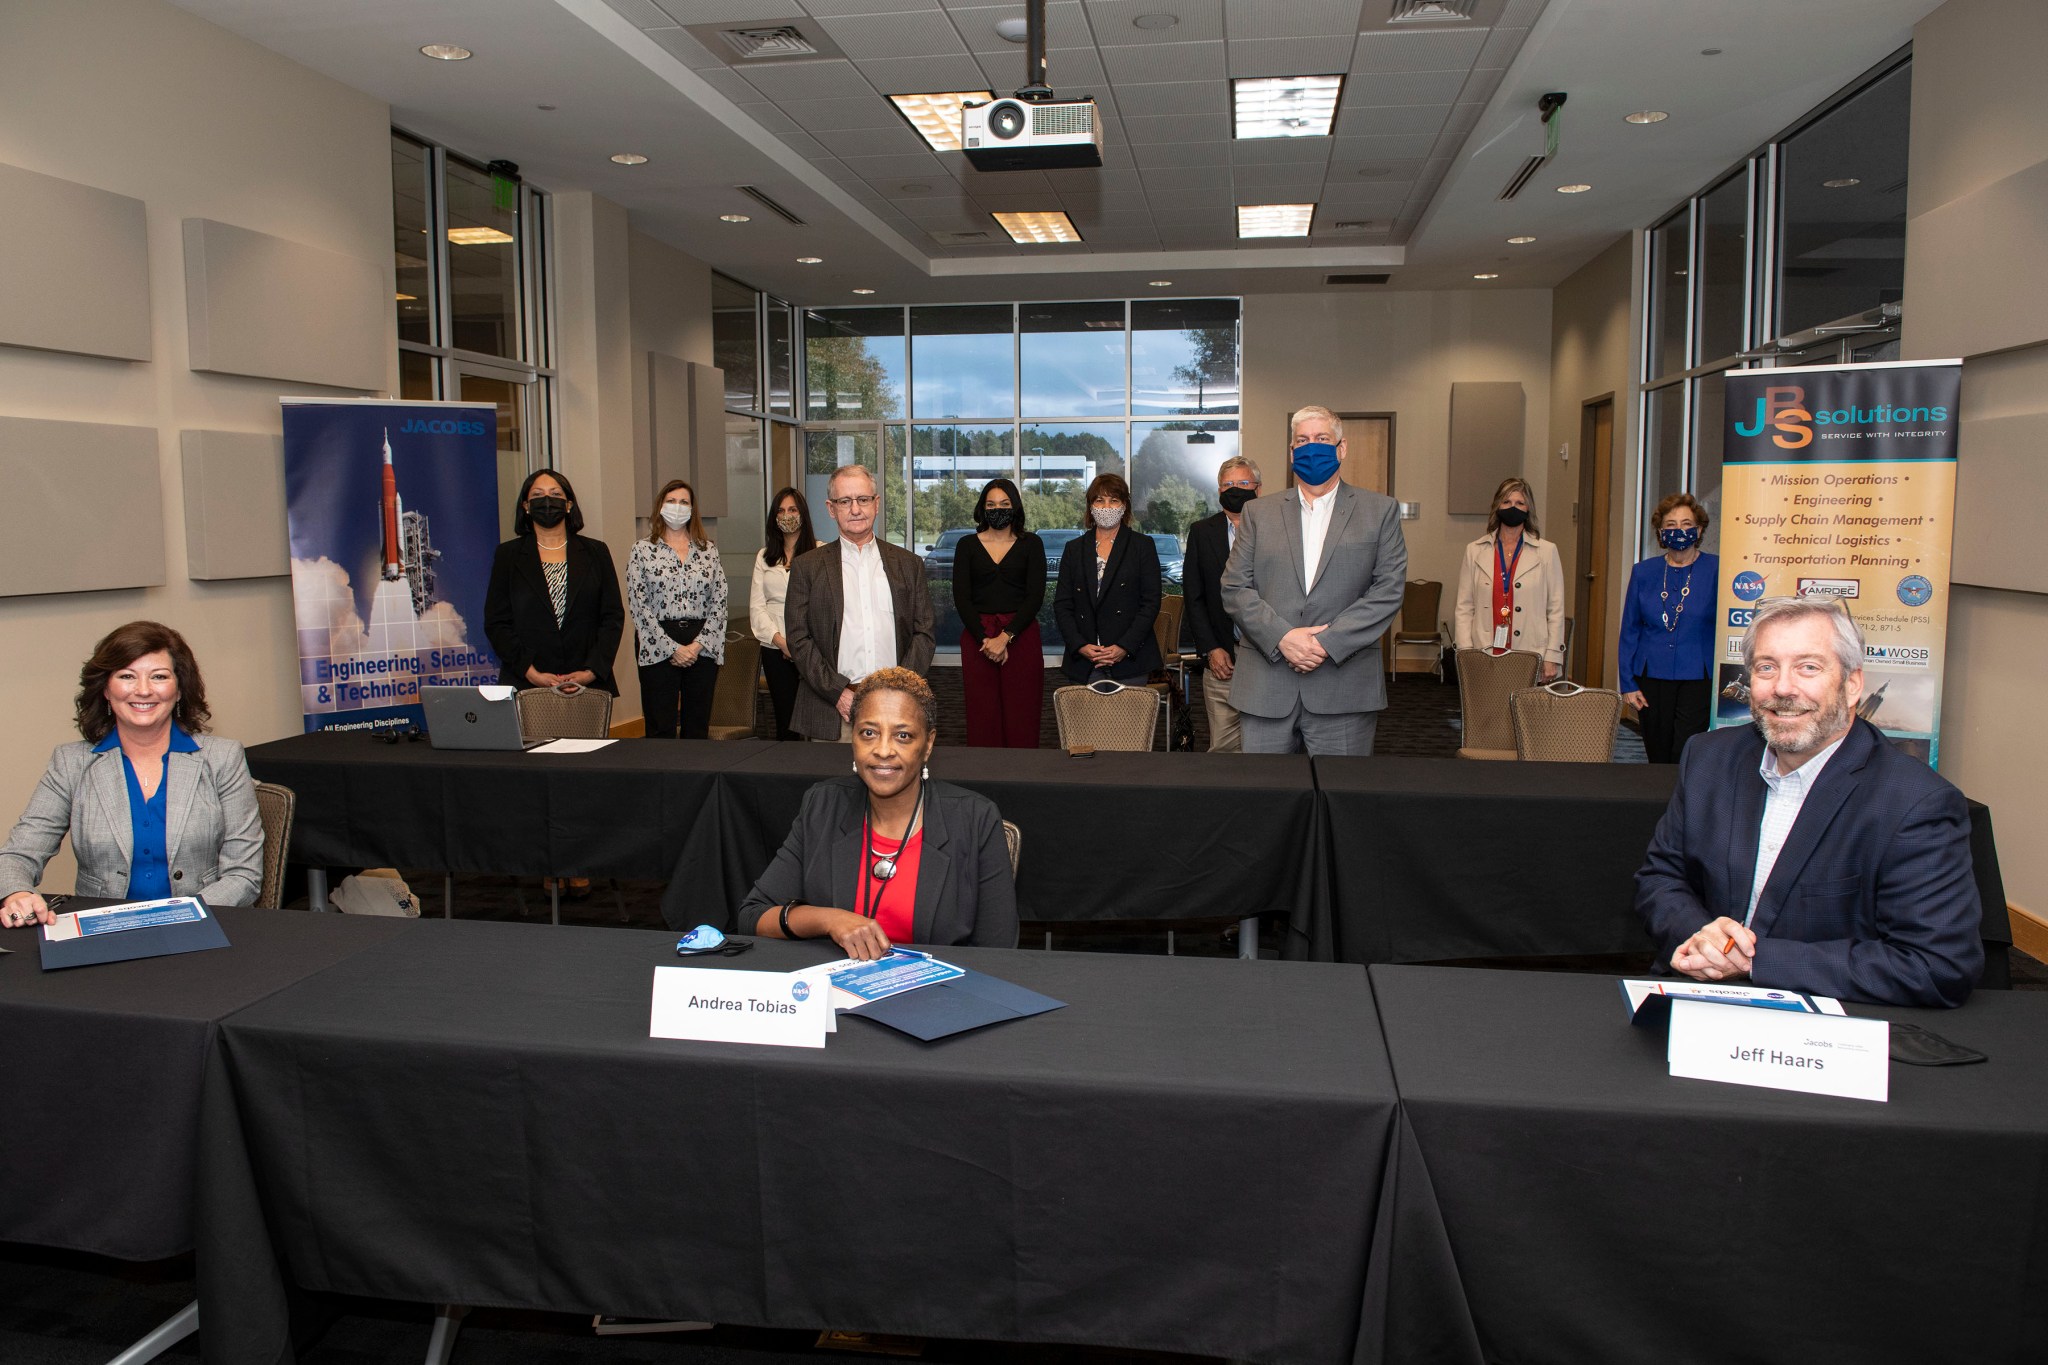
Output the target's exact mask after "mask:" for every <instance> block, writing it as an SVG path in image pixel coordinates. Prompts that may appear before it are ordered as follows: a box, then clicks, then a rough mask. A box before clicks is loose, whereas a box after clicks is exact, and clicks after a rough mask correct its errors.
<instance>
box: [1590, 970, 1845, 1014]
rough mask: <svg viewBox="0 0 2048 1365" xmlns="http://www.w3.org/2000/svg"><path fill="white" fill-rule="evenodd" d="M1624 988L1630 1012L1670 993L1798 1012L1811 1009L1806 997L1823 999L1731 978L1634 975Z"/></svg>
mask: <svg viewBox="0 0 2048 1365" xmlns="http://www.w3.org/2000/svg"><path fill="white" fill-rule="evenodd" d="M1621 989H1622V990H1623V991H1624V992H1625V993H1626V994H1627V995H1628V1008H1629V1012H1630V1013H1631V1014H1633V1013H1635V1012H1636V1011H1637V1010H1640V1009H1641V1008H1642V1007H1643V1001H1645V1000H1647V999H1649V998H1650V997H1651V996H1653V995H1668V996H1670V997H1671V998H1672V999H1673V1000H1685V999H1694V1000H1720V1001H1723V1002H1728V1003H1733V1004H1747V1003H1750V1002H1756V1003H1758V1004H1762V1005H1771V1006H1775V1007H1776V1008H1779V1009H1783V1010H1785V1011H1787V1012H1790V1013H1797V1014H1810V1013H1812V1011H1811V1010H1809V1009H1808V1008H1807V1001H1808V1000H1809V999H1811V1000H1813V1002H1814V1003H1815V1004H1816V1005H1817V1004H1819V1002H1820V999H1821V997H1818V996H1811V997H1809V996H1804V995H1801V994H1800V993H1799V992H1797V991H1781V990H1773V989H1771V988H1770V987H1768V986H1744V985H1741V984H1739V983H1737V982H1732V981H1690V980H1685V981H1680V980H1644V979H1642V978H1631V979H1627V980H1624V981H1623V982H1622V983H1621ZM1821 1012H1822V1013H1824V1014H1825V1013H1830V1012H1832V1013H1835V1014H1840V1013H1841V1012H1842V1009H1841V1006H1839V1005H1837V1006H1836V1007H1835V1008H1834V1010H1833V1011H1828V1010H1826V1009H1823V1010H1822V1011H1821Z"/></svg>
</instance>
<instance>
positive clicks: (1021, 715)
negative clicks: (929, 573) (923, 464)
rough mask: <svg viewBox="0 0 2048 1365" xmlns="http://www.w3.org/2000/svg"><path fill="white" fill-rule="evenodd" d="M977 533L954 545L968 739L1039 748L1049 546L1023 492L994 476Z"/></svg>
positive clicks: (978, 510) (978, 506) (978, 512)
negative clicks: (1031, 521) (1028, 517)
mask: <svg viewBox="0 0 2048 1365" xmlns="http://www.w3.org/2000/svg"><path fill="white" fill-rule="evenodd" d="M974 526H975V534H973V535H971V536H967V537H965V538H964V539H962V540H961V542H960V544H959V545H958V546H957V547H956V548H955V549H954V551H953V604H954V606H955V607H957V608H958V609H959V612H960V623H961V630H960V683H961V686H962V687H963V688H964V689H965V690H966V693H967V742H968V743H969V744H974V745H979V746H981V747H982V748H985V749H1036V748H1037V747H1038V717H1039V710H1040V707H1041V705H1042V703H1043V700H1044V695H1045V652H1044V649H1043V647H1042V646H1041V645H1040V643H1039V639H1038V609H1039V607H1041V606H1042V605H1044V603H1045V546H1044V544H1043V543H1041V542H1040V540H1039V539H1038V537H1037V536H1035V535H1033V534H1032V533H1031V532H1030V531H1028V530H1026V529H1025V526H1024V498H1023V495H1021V494H1020V493H1018V492H1017V485H1016V484H1014V483H1011V482H1010V481H1009V480H1008V479H990V480H989V481H988V484H987V485H986V486H985V487H984V488H983V489H982V490H981V497H980V498H979V499H978V500H977V501H976V502H975V504H974Z"/></svg>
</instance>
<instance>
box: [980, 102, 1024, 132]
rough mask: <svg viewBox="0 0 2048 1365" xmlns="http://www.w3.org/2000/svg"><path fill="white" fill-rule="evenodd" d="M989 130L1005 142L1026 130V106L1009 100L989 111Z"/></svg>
mask: <svg viewBox="0 0 2048 1365" xmlns="http://www.w3.org/2000/svg"><path fill="white" fill-rule="evenodd" d="M988 131H989V135H990V136H991V137H999V138H1001V139H1003V140H1004V141H1005V142H1007V141H1009V140H1010V139H1011V138H1013V137H1016V136H1017V135H1018V134H1020V133H1022V132H1023V131H1024V107H1023V106H1022V105H1020V104H1013V103H1011V102H1010V101H1008V100H1005V101H1003V102H1002V103H1001V104H998V105H997V106H996V107H995V108H993V109H991V110H989V111H988Z"/></svg>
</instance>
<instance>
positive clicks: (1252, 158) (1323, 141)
mask: <svg viewBox="0 0 2048 1365" xmlns="http://www.w3.org/2000/svg"><path fill="white" fill-rule="evenodd" d="M1335 141H1336V140H1335V139H1334V138H1327V137H1252V138H1239V139H1237V140H1236V141H1234V142H1232V143H1231V144H1230V164H1231V165H1233V166H1280V165H1288V164H1299V163H1301V162H1304V161H1314V162H1317V163H1321V162H1326V161H1328V160H1329V159H1330V152H1331V150H1332V147H1333V144H1334V143H1335Z"/></svg>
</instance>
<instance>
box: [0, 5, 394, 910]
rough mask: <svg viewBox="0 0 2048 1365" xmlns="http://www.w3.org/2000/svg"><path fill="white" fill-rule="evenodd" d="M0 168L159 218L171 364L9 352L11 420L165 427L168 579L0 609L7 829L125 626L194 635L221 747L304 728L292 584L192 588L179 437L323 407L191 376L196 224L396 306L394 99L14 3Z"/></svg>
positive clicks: (387, 345)
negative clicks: (189, 232) (190, 255)
mask: <svg viewBox="0 0 2048 1365" xmlns="http://www.w3.org/2000/svg"><path fill="white" fill-rule="evenodd" d="M0 162H5V163H8V164H10V165H15V166H21V167H25V168H27V169H29V170H32V171H40V172H42V173H44V174H47V175H56V176H62V177H64V178H66V179H69V180H76V181H79V182H81V183H84V184H88V185H93V186H97V187H99V188H101V189H107V190H112V191H115V192H116V193H119V194H126V195H132V196H134V197H136V198H139V199H141V200H143V201H144V202H145V204H146V205H147V212H148V224H149V267H150V286H149V288H150V311H151V315H152V320H151V329H152V334H153V354H154V359H152V360H151V361H149V362H147V363H132V362H124V361H111V360H93V359H88V358H86V357H82V356H71V355H60V354H54V353H47V352H37V351H29V350H23V349H19V348H11V347H0V414H4V415H7V416H13V417H40V418H53V419H60V420H68V421H96V422H116V423H128V424H133V425H138V426H149V427H154V428H156V429H157V432H158V448H159V452H160V457H161V477H160V481H159V482H160V490H159V491H160V495H161V502H162V509H163V510H162V516H163V520H164V546H165V560H166V565H165V567H166V572H167V581H166V583H165V585H164V586H162V587H160V588H148V589H132V590H120V591H111V592H95V593H72V594H59V595H50V596H37V597H7V598H0V658H5V659H7V660H8V661H9V662H8V666H7V681H6V684H5V695H6V698H7V724H6V726H5V727H0V820H8V821H11V820H12V819H13V817H14V814H15V812H17V811H19V810H21V808H22V807H23V806H24V805H26V804H27V800H28V795H29V791H30V789H31V788H32V787H33V786H34V785H35V782H36V779H37V778H38V777H39V776H40V775H41V773H42V770H43V765H44V763H45V762H46V761H47V759H48V758H49V753H50V750H51V749H52V748H53V747H54V746H56V745H57V744H60V743H63V742H65V741H66V740H70V739H76V738H77V737H78V736H77V732H76V731H75V730H74V729H73V728H72V727H71V724H70V718H71V713H72V695H73V693H74V692H75V690H76V688H77V680H78V666H79V664H80V662H82V661H83V660H84V659H85V657H86V655H87V654H88V652H89V651H90V650H91V647H92V645H93V642H94V641H95V640H97V639H98V638H99V637H100V636H101V635H103V634H105V633H106V631H108V630H109V629H111V628H112V627H114V626H116V625H119V624H121V623H122V622H124V621H131V620H134V619H136V618H138V617H150V618H155V619H158V620H162V621H164V622H166V623H168V624H170V625H172V626H175V627H176V628H177V629H179V630H181V631H182V632H184V634H185V636H186V638H187V639H189V640H190V641H191V642H192V646H193V648H194V649H195V650H196V651H197V653H198V655H199V659H200V663H201V666H202V668H203V670H204V672H205V676H206V683H207V694H208V700H209V702H210V703H211V705H212V708H213V715H214V725H215V728H216V729H217V730H219V731H220V732H221V733H223V734H226V735H230V736H233V737H234V738H237V739H241V740H244V741H250V742H254V741H260V740H267V739H275V738H278V737H280V736H282V735H286V734H290V733H293V732H295V731H297V730H298V729H299V726H300V713H299V709H298V705H299V703H298V687H297V678H296V669H295V664H294V659H293V653H294V651H293V649H292V613H291V590H290V581H289V579H286V578H283V577H278V578H265V579H250V580H241V581H231V582H212V583H197V582H193V581H191V580H190V579H188V578H187V577H186V572H187V565H186V558H185V524H184V514H183V509H182V506H181V492H180V489H181V482H180V466H179V447H178V432H179V431H180V429H183V428H210V429H215V430H226V431H250V432H267V433H270V434H273V435H274V434H276V433H277V432H278V431H279V430H280V418H279V411H278V404H277V398H278V395H279V393H280V392H281V391H289V392H293V393H317V392H322V391H321V390H315V389H312V388H309V387H308V386H304V385H293V386H289V388H288V389H282V390H281V386H280V385H279V384H277V383H276V382H275V381H266V380H257V379H238V378H231V377H228V376H224V375H211V374H195V373H193V372H192V371H191V370H190V369H188V368H187V365H188V353H187V347H186V333H185V299H184V275H183V271H184V260H183V248H182V243H181V235H180V234H181V226H180V224H181V221H182V220H183V219H185V218H211V219H215V220H218V221H220V222H225V223H233V224H236V225H238V226H242V227H248V228H253V229H255V230H257V231H259V232H267V233H273V234H275V235H277V236H279V237H285V238H289V239H290V240H292V241H296V242H303V243H306V244H308V245H311V246H315V247H320V248H323V249H325V250H328V251H334V252H340V253H342V254H344V255H348V256H352V257H356V258H358V259H360V260H364V261H371V262H376V263H377V264H378V266H379V268H380V269H381V270H382V272H383V278H384V284H383V286H382V288H383V293H384V297H385V298H387V299H388V298H390V297H391V294H392V283H391V278H392V273H391V272H392V255H391V172H390V120H389V113H388V111H387V109H386V107H385V106H384V105H383V104H381V103H380V102H378V101H376V100H373V99H371V98H369V97H368V96H366V95H363V94H360V93H358V92H356V91H353V90H350V89H347V88H345V87H343V86H341V85H338V84H336V83H335V82H333V81H331V80H328V79H327V78H325V77H323V76H319V75H316V74H314V73H313V72H311V71H308V70H307V69H305V68H304V67H301V66H298V65H296V64H294V63H292V62H289V61H286V60H285V59H284V58H282V57H279V56H277V55H276V54H274V53H271V52H268V51H266V50H264V49H263V48H260V47H257V46H255V45H254V44H252V43H249V42H246V41H244V40H242V39H240V38H237V37H234V36H233V35H231V34H229V33H227V32H225V31H224V30H222V29H219V28H215V27H214V26H212V25H210V24H207V23H204V22H202V21H201V20H198V19H195V18H193V17H192V16H191V15H188V14H186V13H184V12H183V11H181V10H177V9H174V8H172V7H171V6H169V5H166V4H162V3H159V0H61V2H60V3H51V2H49V0H43V2H41V3H29V2H25V0H15V2H14V3H0ZM7 249H8V245H7V243H6V242H4V241H0V251H5V250H7ZM387 327H388V328H389V330H388V331H387V335H386V338H385V339H384V341H383V342H382V343H381V344H380V345H379V347H378V351H377V354H376V356H375V357H374V361H375V364H376V365H377V366H378V367H379V368H380V369H382V370H383V371H384V372H385V374H386V376H387V378H386V386H387V388H389V389H394V390H395V388H396V385H397V382H398V369H397V333H396V328H395V324H390V323H388V322H387ZM324 392H327V393H330V394H338V393H340V392H341V391H339V390H326V391H324ZM0 479H4V485H5V487H6V488H7V489H8V491H9V492H10V494H11V495H12V501H11V502H10V505H9V506H8V507H7V508H6V510H5V512H4V513H0V517H34V516H35V515H36V514H37V508H36V506H35V493H34V490H35V487H36V482H35V478H34V471H33V470H32V469H28V470H21V469H7V470H0ZM99 533H100V534H103V535H106V536H120V535H122V534H123V528H122V527H121V526H119V525H109V526H106V527H103V528H99ZM78 553H80V554H90V553H92V545H91V543H90V542H89V541H87V542H84V543H81V544H80V545H79V547H78ZM4 554H5V551H4V549H0V573H4V572H6V567H5V559H4ZM65 858H66V861H64V862H63V863H61V864H59V865H58V866H56V867H54V868H53V869H52V873H51V876H50V878H49V884H50V885H52V886H53V887H56V888H57V889H63V888H65V887H68V886H69V884H70V878H71V868H70V864H69V861H68V854H67V855H65Z"/></svg>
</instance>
